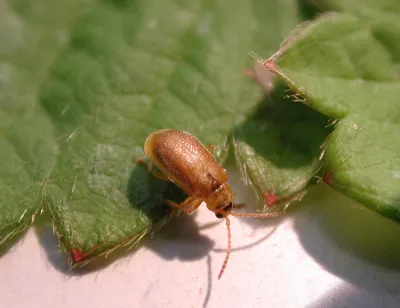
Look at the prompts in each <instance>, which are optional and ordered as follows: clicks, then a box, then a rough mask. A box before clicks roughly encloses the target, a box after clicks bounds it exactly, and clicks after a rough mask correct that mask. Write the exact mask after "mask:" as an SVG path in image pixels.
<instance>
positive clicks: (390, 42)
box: [265, 0, 400, 220]
mask: <svg viewBox="0 0 400 308" xmlns="http://www.w3.org/2000/svg"><path fill="white" fill-rule="evenodd" d="M327 3H329V5H330V7H333V8H336V9H338V10H341V11H343V12H344V13H331V14H327V15H324V16H322V17H320V18H318V19H317V20H315V21H314V22H311V23H308V24H306V25H304V26H303V27H301V28H300V29H299V30H298V31H297V32H296V33H295V34H294V35H293V36H292V37H290V38H289V39H288V40H287V41H286V43H285V44H284V45H283V46H282V48H281V49H280V50H279V51H278V52H277V53H276V54H275V55H273V56H272V57H271V58H270V59H268V60H267V61H266V62H265V66H266V67H267V68H269V69H270V70H271V71H272V72H274V73H276V74H277V75H278V76H279V77H280V78H282V80H284V81H285V82H286V83H287V84H288V85H289V86H290V87H291V88H292V89H293V90H294V91H295V92H296V93H298V94H300V95H302V96H303V97H304V98H306V104H308V105H309V106H311V107H312V108H314V109H316V110H318V111H320V112H321V113H324V114H326V115H328V116H330V117H333V118H335V119H338V120H340V121H339V122H338V125H337V127H336V129H335V131H334V132H333V134H332V136H331V138H330V141H329V143H328V145H327V147H326V149H325V150H326V152H325V157H324V165H325V166H324V168H325V172H326V173H325V174H326V176H325V181H326V182H327V183H328V184H330V185H331V186H333V187H334V188H336V189H338V190H339V191H342V192H344V193H345V194H347V195H349V196H351V197H353V198H355V199H357V200H359V201H361V202H362V203H364V204H365V205H366V206H368V207H370V208H372V209H374V210H376V211H377V212H378V213H380V214H382V215H385V216H387V217H390V218H392V219H395V220H400V190H399V189H398V187H400V176H399V174H400V173H399V171H400V143H399V139H398V138H397V133H396V132H397V131H399V129H400V121H399V119H400V117H399V115H400V99H399V97H400V74H399V68H400V67H399V59H400V48H399V44H398V42H399V40H400V3H399V2H398V1H389V0H382V1H351V2H350V1H327Z"/></svg>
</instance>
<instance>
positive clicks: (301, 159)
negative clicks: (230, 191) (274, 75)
mask: <svg viewBox="0 0 400 308" xmlns="http://www.w3.org/2000/svg"><path fill="white" fill-rule="evenodd" d="M327 124H328V118H327V117H325V116H323V115H321V114H319V113H317V112H315V111H313V110H312V109H310V108H308V107H307V106H304V105H302V104H300V103H297V104H293V102H292V99H291V98H290V97H288V96H287V95H285V93H284V92H283V87H278V88H277V89H276V90H275V91H274V92H273V93H272V94H271V96H270V97H268V98H266V99H265V100H264V101H263V103H262V104H261V105H260V106H259V107H258V108H257V109H256V110H255V111H254V113H253V114H252V115H251V116H249V117H248V118H247V119H246V121H244V123H242V124H241V125H240V126H238V127H237V128H236V129H235V133H234V138H233V143H234V148H235V154H236V157H237V160H238V162H239V164H240V166H241V171H242V176H244V178H245V179H246V181H247V182H248V183H250V184H251V185H253V186H254V187H255V188H256V190H257V192H258V194H259V196H260V197H261V199H262V200H264V204H265V205H266V206H268V207H270V206H272V205H275V204H278V203H280V202H284V203H289V202H290V201H291V200H295V199H296V198H300V197H301V196H302V193H303V192H304V191H305V190H306V189H307V186H308V185H309V184H310V183H313V182H315V181H316V179H317V174H318V171H319V169H320V167H321V162H320V160H319V155H320V152H321V149H320V146H321V144H322V143H323V141H324V139H326V138H327V136H328V134H329V133H330V132H331V129H329V127H327Z"/></svg>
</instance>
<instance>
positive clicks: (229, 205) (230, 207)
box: [224, 202, 233, 212]
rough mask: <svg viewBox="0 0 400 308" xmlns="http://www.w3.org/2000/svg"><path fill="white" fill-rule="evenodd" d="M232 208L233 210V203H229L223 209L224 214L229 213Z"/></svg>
mask: <svg viewBox="0 0 400 308" xmlns="http://www.w3.org/2000/svg"><path fill="white" fill-rule="evenodd" d="M232 208H233V203H232V202H229V204H228V205H227V206H225V207H224V212H227V211H230V210H231V209H232Z"/></svg>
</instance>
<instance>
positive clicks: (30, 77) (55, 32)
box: [0, 0, 83, 244]
mask: <svg viewBox="0 0 400 308" xmlns="http://www.w3.org/2000/svg"><path fill="white" fill-rule="evenodd" d="M31 5H32V3H31V2H29V1H7V2H4V1H3V2H2V3H1V4H0V106H1V108H0V148H1V152H0V170H1V172H0V181H1V184H0V244H2V243H4V242H5V241H6V240H7V239H9V238H11V237H12V236H13V235H15V234H16V233H18V232H20V231H22V230H24V229H25V228H26V227H27V226H28V225H29V224H30V223H31V222H32V221H33V220H34V218H35V216H36V214H37V213H38V212H39V210H40V208H41V205H42V203H43V200H44V197H45V193H44V189H43V187H44V185H43V184H44V183H45V182H46V179H47V178H48V176H49V173H50V171H51V170H52V169H53V167H54V165H55V155H56V152H57V144H56V139H55V137H54V134H53V128H52V123H51V121H50V120H49V119H48V117H47V115H46V113H45V112H43V110H42V109H41V108H40V104H39V101H38V99H37V95H38V92H39V88H40V86H41V83H42V82H43V81H44V80H45V79H46V78H47V77H48V74H49V71H50V67H51V65H52V63H53V61H55V59H56V58H57V55H58V53H59V52H60V50H61V49H62V48H63V47H64V46H65V44H66V42H67V36H66V35H67V34H66V31H67V30H68V26H69V24H70V23H71V21H73V19H74V17H75V16H76V14H77V13H78V12H79V10H81V9H82V8H83V5H82V4H81V3H80V2H79V1H75V2H74V4H71V3H70V2H69V1H67V2H66V3H57V5H56V8H57V9H56V8H55V4H54V1H46V0H38V1H35V8H36V9H35V10H32V8H31ZM50 12H52V13H51V14H50ZM54 12H56V13H54ZM57 12H58V13H57ZM49 25H51V26H49Z"/></svg>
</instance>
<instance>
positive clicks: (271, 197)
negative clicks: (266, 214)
mask: <svg viewBox="0 0 400 308" xmlns="http://www.w3.org/2000/svg"><path fill="white" fill-rule="evenodd" d="M278 199H279V198H278V196H277V195H275V194H264V201H265V204H266V205H267V206H268V207H271V206H273V205H275V204H276V203H277V202H278Z"/></svg>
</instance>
